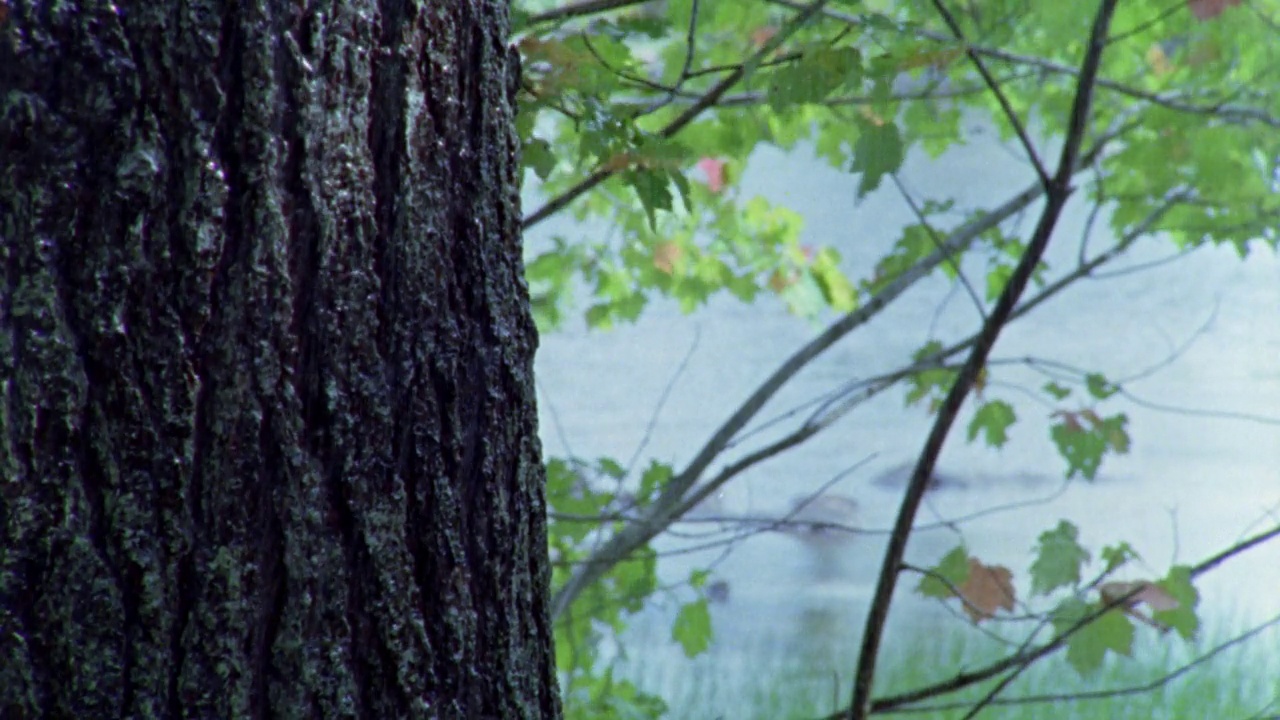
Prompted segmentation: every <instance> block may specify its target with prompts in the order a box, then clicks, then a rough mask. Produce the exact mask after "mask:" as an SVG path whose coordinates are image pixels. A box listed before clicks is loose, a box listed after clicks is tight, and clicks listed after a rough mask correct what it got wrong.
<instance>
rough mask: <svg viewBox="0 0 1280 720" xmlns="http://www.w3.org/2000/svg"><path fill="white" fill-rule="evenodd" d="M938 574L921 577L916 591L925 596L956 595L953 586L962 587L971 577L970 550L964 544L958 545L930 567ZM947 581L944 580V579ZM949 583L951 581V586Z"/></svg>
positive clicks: (943, 597) (941, 596) (946, 596)
mask: <svg viewBox="0 0 1280 720" xmlns="http://www.w3.org/2000/svg"><path fill="white" fill-rule="evenodd" d="M930 570H932V571H933V572H934V573H936V575H925V576H924V577H922V578H920V584H919V585H917V586H916V592H918V593H920V594H921V595H923V596H925V597H930V598H940V599H943V600H945V599H947V598H950V597H953V596H954V595H955V593H954V592H952V590H951V588H953V587H960V586H961V585H963V584H964V582H965V581H966V580H968V579H969V551H968V550H967V549H965V546H964V545H957V546H956V547H955V548H953V549H952V550H951V552H949V553H947V554H946V555H944V556H943V557H942V560H940V561H938V564H937V565H935V566H933V567H932V568H930ZM944 580H945V581H946V582H943V581H944ZM947 583H951V585H950V586H948V585H947Z"/></svg>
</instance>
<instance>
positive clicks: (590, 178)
mask: <svg viewBox="0 0 1280 720" xmlns="http://www.w3.org/2000/svg"><path fill="white" fill-rule="evenodd" d="M827 2H828V0H814V1H813V2H812V3H809V4H808V5H805V6H803V8H804V9H803V10H802V11H801V12H800V13H799V14H797V15H796V16H794V17H792V18H791V19H790V20H788V21H787V23H786V24H785V25H783V26H782V27H781V28H779V29H778V32H777V34H776V35H774V36H773V37H771V38H769V40H768V41H766V42H765V43H764V45H761V46H760V48H759V49H758V50H756V51H755V52H754V53H752V54H751V56H750V57H748V58H747V60H746V61H745V62H744V63H742V64H741V65H739V66H738V67H736V68H734V69H733V70H732V71H730V72H729V74H728V75H725V76H724V77H723V78H722V79H721V80H720V82H718V83H716V84H715V85H713V86H712V87H711V89H710V90H708V91H707V94H706V95H703V96H702V98H701V99H700V100H698V101H697V102H695V103H694V104H693V105H691V106H689V108H687V109H686V110H685V111H684V112H682V113H680V114H679V115H678V116H676V117H675V118H674V119H672V121H671V122H669V123H667V125H666V126H665V127H663V128H662V129H661V130H659V131H658V133H657V134H658V136H659V137H662V138H669V137H671V136H673V135H675V134H676V133H678V132H680V131H681V130H683V129H684V128H685V126H687V125H688V124H689V123H691V122H693V121H694V120H695V119H696V118H697V117H698V116H699V115H701V114H702V113H703V111H705V110H706V109H707V108H709V107H712V106H713V105H715V104H716V103H717V102H719V100H720V98H721V97H723V96H724V94H725V93H727V92H729V89H730V88H731V87H733V86H734V85H736V84H737V83H738V82H739V81H741V80H742V79H743V78H745V77H746V76H747V75H748V73H749V72H751V71H752V70H753V69H754V68H755V67H756V65H758V64H759V63H760V62H761V61H763V60H764V59H765V58H767V57H769V55H771V54H773V52H774V51H775V50H777V49H778V48H780V47H782V44H783V43H784V42H786V41H787V40H788V39H790V38H791V36H792V35H794V34H796V32H798V31H799V30H800V28H802V27H804V26H805V25H806V24H808V22H809V21H810V20H811V19H813V16H815V15H817V14H818V12H819V11H820V10H822V8H823V6H824V5H826V4H827ZM617 171H618V169H617V168H612V167H608V166H606V165H602V166H600V167H598V168H596V169H595V170H593V171H592V172H591V174H590V175H587V176H586V177H585V178H583V179H582V180H579V181H578V183H577V184H576V185H574V186H573V187H571V188H569V189H568V190H565V191H564V192H563V193H561V194H560V195H557V196H556V197H554V198H552V199H551V200H548V201H547V202H546V203H545V204H544V205H543V206H542V207H540V208H538V209H537V210H535V211H533V213H531V214H530V215H528V216H527V217H526V218H525V219H524V222H523V223H521V227H522V228H523V229H525V230H528V229H529V228H531V227H533V226H534V225H537V224H538V223H540V222H542V221H543V220H546V219H547V218H548V217H550V216H552V215H554V214H556V213H557V212H559V211H560V210H563V209H564V208H565V207H568V205H569V204H570V203H572V202H573V201H574V200H577V199H578V198H579V197H581V196H582V194H583V193H585V192H587V191H588V190H590V189H592V188H594V187H595V186H597V185H599V184H600V183H602V182H604V181H605V180H608V179H609V178H610V177H612V176H613V175H614V173H616V172H617Z"/></svg>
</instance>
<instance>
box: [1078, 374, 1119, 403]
mask: <svg viewBox="0 0 1280 720" xmlns="http://www.w3.org/2000/svg"><path fill="white" fill-rule="evenodd" d="M1084 382H1085V388H1086V389H1087V390H1088V391H1089V394H1090V395H1092V396H1094V397H1096V398H1098V399H1099V400H1106V399H1107V398H1109V397H1111V396H1112V395H1115V394H1116V393H1118V392H1120V388H1119V387H1117V386H1115V385H1112V384H1111V383H1110V382H1108V381H1107V379H1106V378H1105V377H1103V376H1102V375H1101V374H1099V373H1089V374H1088V375H1085V377H1084Z"/></svg>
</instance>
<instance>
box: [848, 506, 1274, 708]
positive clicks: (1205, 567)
mask: <svg viewBox="0 0 1280 720" xmlns="http://www.w3.org/2000/svg"><path fill="white" fill-rule="evenodd" d="M1276 537H1280V525H1277V526H1275V527H1273V528H1271V529H1269V530H1267V531H1265V532H1262V533H1259V534H1257V535H1254V536H1253V537H1250V538H1248V539H1246V540H1243V541H1241V542H1239V543H1236V544H1235V545H1232V546H1231V547H1229V548H1227V549H1226V550H1223V551H1222V552H1220V553H1218V554H1217V555H1214V556H1212V557H1210V558H1208V559H1206V560H1203V561H1201V562H1200V563H1198V564H1196V565H1195V566H1193V567H1192V568H1191V579H1193V580H1194V579H1196V578H1198V577H1200V576H1201V575H1204V574H1205V573H1207V572H1209V571H1211V570H1213V569H1215V568H1217V567H1218V566H1219V565H1221V564H1222V563H1224V562H1226V561H1227V560H1229V559H1231V558H1232V557H1235V556H1237V555H1239V554H1241V553H1243V552H1245V551H1247V550H1250V549H1252V548H1254V547H1257V546H1258V545H1261V544H1263V543H1265V542H1267V541H1269V540H1272V539H1274V538H1276ZM1132 597H1133V594H1130V595H1125V596H1123V597H1119V598H1115V599H1114V600H1113V601H1112V602H1110V603H1102V604H1101V605H1099V607H1098V608H1096V609H1095V610H1094V611H1093V612H1091V613H1089V614H1087V615H1085V616H1083V617H1081V618H1080V620H1079V621H1078V622H1076V623H1075V624H1073V625H1072V626H1071V627H1069V628H1066V629H1064V630H1063V631H1062V632H1060V633H1058V634H1057V635H1055V636H1053V637H1052V638H1050V639H1049V640H1047V641H1045V643H1044V644H1043V645H1041V646H1039V647H1037V648H1035V649H1034V650H1031V651H1029V652H1018V653H1014V654H1012V655H1009V656H1007V657H1004V658H1001V659H1000V660H996V661H995V662H992V663H990V664H988V665H987V666H986V667H982V668H978V669H976V670H970V671H967V672H962V673H958V674H956V675H955V677H952V678H950V679H948V680H944V681H942V682H938V683H934V684H933V685H927V686H925V687H921V688H916V689H915V690H910V691H907V692H904V693H899V694H897V695H891V696H889V697H884V698H879V699H877V700H876V701H875V702H874V703H872V709H873V710H874V711H875V712H886V711H889V710H893V709H895V708H900V707H902V706H904V705H909V704H911V703H915V702H919V701H921V700H925V699H928V698H931V697H936V696H938V695H942V694H944V693H950V692H954V691H956V690H959V689H961V688H965V687H969V686H970V685H974V684H976V683H980V682H983V681H984V680H989V679H991V678H993V677H995V676H997V675H999V674H1000V673H1002V672H1005V671H1007V670H1011V669H1013V668H1015V667H1017V666H1019V665H1025V664H1028V663H1031V662H1034V661H1036V660H1039V659H1040V658H1042V657H1045V656H1046V655H1049V654H1051V653H1053V652H1055V651H1057V650H1059V649H1061V648H1062V647H1065V646H1066V642H1067V639H1068V638H1069V637H1070V636H1071V635H1074V634H1075V633H1076V632H1077V631H1079V630H1080V629H1081V628H1083V627H1085V626H1087V625H1088V624H1089V623H1091V622H1093V621H1094V620H1097V619H1098V618H1100V617H1102V616H1103V615H1105V614H1106V613H1107V612H1109V611H1111V610H1113V609H1115V608H1118V607H1120V606H1122V605H1124V604H1125V603H1127V602H1129V601H1130V600H1131V599H1132ZM842 714H844V713H840V714H837V715H835V716H832V717H831V718H830V719H829V720H837V719H838V718H839V715H842Z"/></svg>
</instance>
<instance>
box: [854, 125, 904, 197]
mask: <svg viewBox="0 0 1280 720" xmlns="http://www.w3.org/2000/svg"><path fill="white" fill-rule="evenodd" d="M859 126H860V127H861V130H862V132H860V133H859V134H858V141H857V143H855V144H854V146H853V167H852V168H851V170H852V171H853V172H856V173H862V179H861V180H860V181H859V182H858V199H859V200H861V199H862V198H864V197H866V196H867V193H870V192H872V191H873V190H875V189H876V188H878V187H880V180H881V179H882V178H884V176H885V175H887V174H889V173H892V172H897V170H898V168H900V167H902V161H903V159H905V157H906V147H905V146H904V145H903V143H902V135H901V134H900V133H899V132H898V126H897V125H895V124H894V123H892V122H885V123H883V124H879V125H877V124H875V123H872V122H862V123H859Z"/></svg>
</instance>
